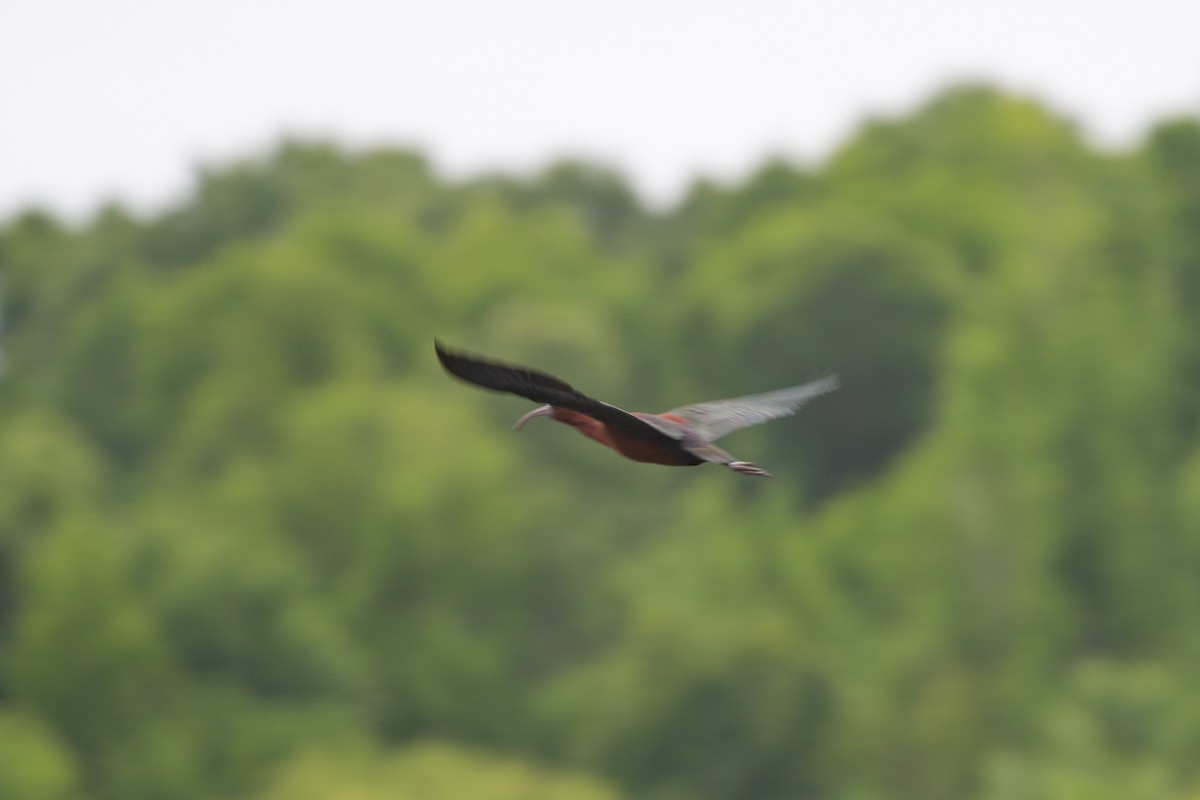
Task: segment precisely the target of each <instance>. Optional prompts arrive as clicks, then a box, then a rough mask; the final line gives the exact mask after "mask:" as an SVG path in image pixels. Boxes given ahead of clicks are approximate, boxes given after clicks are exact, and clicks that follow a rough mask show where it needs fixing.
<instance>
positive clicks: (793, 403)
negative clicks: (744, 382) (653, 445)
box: [666, 375, 838, 442]
mask: <svg viewBox="0 0 1200 800" xmlns="http://www.w3.org/2000/svg"><path fill="white" fill-rule="evenodd" d="M836 388H838V379H837V376H836V375H829V376H827V377H824V378H821V379H820V380H815V381H812V382H811V383H805V384H803V385H801V386H792V387H791V388H788V389H779V390H777V391H774V392H766V393H764V394H751V395H746V396H745V397H734V398H731V399H729V400H714V401H712V402H709V403H695V404H693V405H690V406H682V407H680V408H673V409H671V410H670V411H668V412H666V413H667V414H673V415H675V416H677V417H682V418H684V419H686V420H687V421H688V422H690V423H691V424H692V426H693V429H694V430H695V432H696V433H697V434H698V435H699V436H701V437H702V438H703V439H705V440H707V441H710V442H711V441H714V440H716V439H719V438H721V437H722V436H724V435H725V434H727V433H732V432H733V431H736V430H738V429H739V428H746V427H749V426H751V425H758V424H760V423H763V422H767V421H769V420H773V419H779V418H780V417H787V416H790V415H792V414H795V413H796V409H798V408H800V406H802V405H804V404H805V403H807V402H808V401H809V400H811V399H813V398H814V397H819V396H820V395H823V394H826V393H828V392H832V391H833V390H834V389H836Z"/></svg>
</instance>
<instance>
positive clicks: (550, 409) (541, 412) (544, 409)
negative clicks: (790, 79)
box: [513, 405, 554, 431]
mask: <svg viewBox="0 0 1200 800" xmlns="http://www.w3.org/2000/svg"><path fill="white" fill-rule="evenodd" d="M553 414H554V406H551V405H544V406H538V407H537V408H535V409H534V410H533V411H530V412H529V413H528V414H525V415H524V416H523V417H521V418H520V419H519V420H517V421H516V422H514V423H513V430H514V431H519V430H521V428H524V427H525V423H526V422H529V420H531V419H533V418H534V417H548V416H552V415H553Z"/></svg>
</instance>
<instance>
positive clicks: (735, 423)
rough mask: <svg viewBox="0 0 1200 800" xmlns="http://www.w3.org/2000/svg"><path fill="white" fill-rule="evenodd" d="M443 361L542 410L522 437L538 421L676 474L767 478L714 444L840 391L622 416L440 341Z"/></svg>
mask: <svg viewBox="0 0 1200 800" xmlns="http://www.w3.org/2000/svg"><path fill="white" fill-rule="evenodd" d="M435 349H436V350H437V355H438V360H439V361H441V363H442V366H443V367H444V368H445V369H446V371H447V372H449V373H450V374H451V375H454V376H456V377H458V378H461V379H462V380H464V381H467V382H468V383H473V384H475V385H476V386H481V387H483V388H485V389H491V390H493V391H499V392H509V393H511V394H516V395H520V396H521V397H525V398H527V399H529V400H533V401H534V402H538V403H544V404H545V405H542V406H539V407H538V408H535V409H534V410H533V411H530V412H529V413H528V414H526V415H525V416H523V417H521V418H520V419H519V420H517V422H516V424H515V425H514V426H513V428H514V430H519V429H520V428H521V427H522V426H523V425H524V424H525V423H526V422H528V421H529V420H531V419H533V418H534V417H541V416H549V417H552V418H553V419H555V420H557V421H558V422H561V423H563V424H566V425H570V426H571V427H573V428H575V429H577V430H578V431H579V432H580V433H582V434H583V435H584V436H587V437H588V438H589V439H592V440H594V441H597V442H599V443H600V444H602V445H604V446H605V447H608V448H611V449H613V450H615V451H616V452H618V453H620V454H621V455H623V456H625V457H626V458H629V459H631V460H633V461H642V462H646V463H650V464H663V465H666V466H673V467H684V466H695V465H697V464H703V463H705V462H712V463H714V464H720V465H722V466H726V467H729V468H730V469H732V470H734V471H736V472H740V473H742V474H744V475H758V476H763V477H769V475H770V473H768V472H767V471H766V470H763V469H760V468H759V467H757V466H755V465H754V464H752V463H750V462H748V461H738V460H737V459H735V458H734V457H733V456H731V455H730V454H729V453H727V452H725V451H724V450H722V449H721V448H719V447H717V446H716V445H715V444H713V442H714V441H715V440H716V439H718V438H719V437H721V436H724V435H725V434H727V433H730V432H732V431H735V430H737V429H739V428H744V427H747V426H749V425H757V424H759V423H761V422H766V421H768V420H771V419H777V418H779V417H784V416H788V415H790V414H794V413H795V412H796V409H798V408H799V407H800V406H801V405H803V404H804V403H806V402H807V401H809V400H811V399H812V398H814V397H817V396H819V395H822V394H825V393H827V392H831V391H833V390H834V389H836V388H837V378H836V377H834V376H829V377H826V378H822V379H820V380H817V381H812V382H811V383H806V384H803V385H800V386H793V387H791V388H789V389H780V390H778V391H775V392H767V393H765V394H757V395H747V396H745V397H736V398H733V399H730V400H716V401H712V402H708V403H697V404H694V405H688V406H681V407H680V408H673V409H671V410H670V411H667V412H664V413H662V414H644V413H641V412H637V411H634V412H629V411H623V410H621V409H619V408H617V407H616V406H611V405H609V404H608V403H603V402H601V401H599V400H596V399H594V398H591V397H588V396H587V395H585V394H583V393H582V392H580V391H578V390H577V389H575V388H574V387H573V386H571V385H570V384H568V383H566V382H564V381H561V380H559V379H558V378H555V377H553V376H551V375H547V374H546V373H543V372H538V371H536V370H531V369H528V368H526V367H518V366H515V365H511V364H502V363H500V362H496V361H490V360H487V359H483V358H479V357H477V356H473V355H468V354H466V353H461V352H454V351H450V350H447V349H446V348H445V347H443V346H442V345H441V344H440V343H436V342H435Z"/></svg>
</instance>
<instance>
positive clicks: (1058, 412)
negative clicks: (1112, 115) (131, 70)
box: [0, 87, 1200, 800]
mask: <svg viewBox="0 0 1200 800" xmlns="http://www.w3.org/2000/svg"><path fill="white" fill-rule="evenodd" d="M1198 187H1200V122H1198V121H1197V120H1194V119H1193V120H1188V119H1184V120H1177V121H1172V122H1168V123H1165V124H1163V125H1161V126H1160V127H1159V128H1157V129H1156V130H1155V131H1154V132H1153V133H1152V134H1151V135H1150V136H1149V137H1148V138H1147V140H1146V142H1145V143H1144V144H1143V145H1142V146H1141V147H1140V148H1139V149H1137V150H1135V151H1133V152H1129V153H1124V154H1106V153H1101V152H1097V151H1095V150H1094V149H1092V148H1091V147H1089V146H1088V145H1087V144H1086V142H1084V141H1083V140H1082V139H1081V137H1080V135H1079V134H1078V132H1076V131H1075V130H1074V129H1073V128H1072V126H1071V125H1069V124H1068V123H1066V122H1064V121H1063V120H1062V119H1060V118H1058V117H1056V116H1055V115H1054V114H1053V113H1051V112H1050V111H1048V110H1047V109H1045V108H1044V107H1042V106H1040V105H1039V104H1037V103H1035V102H1032V101H1029V100H1025V99H1020V98H1014V97H1011V96H1007V95H1005V94H1002V93H999V92H995V91H992V90H989V89H985V88H977V87H963V88H958V89H953V90H950V91H947V92H945V93H943V94H942V95H940V96H939V97H937V98H935V99H934V100H933V101H932V102H930V103H929V104H928V105H927V106H925V107H924V108H921V109H919V110H918V111H916V112H915V113H913V114H911V115H910V116H907V117H905V118H901V119H891V120H878V121H873V122H870V123H868V124H866V125H864V126H863V127H862V129H861V130H860V131H859V132H858V133H857V134H856V135H854V137H853V138H852V139H851V140H850V141H848V142H847V143H845V145H844V146H843V147H842V148H841V149H840V150H839V151H838V152H837V153H836V154H835V155H834V156H833V157H832V158H831V159H830V160H829V161H828V163H826V164H824V165H821V166H819V167H814V168H811V169H808V168H802V167H799V166H795V165H792V164H788V163H786V162H784V161H772V162H768V163H766V164H765V165H764V166H763V167H762V169H761V170H760V171H759V172H758V173H756V174H754V175H752V176H750V177H749V178H748V179H747V180H746V181H745V182H743V183H741V184H739V185H733V186H725V187H722V186H716V185H713V184H708V183H698V184H697V185H696V186H694V187H693V188H692V190H691V191H690V192H689V193H688V195H687V197H686V198H685V199H684V201H683V202H682V203H681V204H680V205H679V207H678V208H676V209H675V210H672V211H669V212H658V213H655V212H651V211H649V210H647V209H646V208H644V207H643V206H642V205H641V203H640V202H639V201H638V199H637V197H636V196H635V195H634V193H633V192H632V191H631V190H630V189H629V187H628V186H627V184H626V183H625V182H624V180H623V179H622V178H621V177H620V176H619V175H617V174H615V173H614V172H612V171H610V170H607V169H605V168H603V167H600V166H597V165H592V164H586V163H563V164H560V165H557V166H555V167H552V168H550V169H548V170H547V171H546V172H544V173H543V174H541V175H536V176H533V177H530V178H528V179H517V178H512V177H507V176H500V175H496V176H485V177H481V178H478V179H474V180H471V181H467V182H461V183H451V182H448V181H446V180H444V179H442V178H440V177H439V176H438V175H436V174H435V173H434V172H433V171H432V170H431V168H430V167H429V165H428V164H427V163H426V162H425V161H424V160H423V159H422V158H421V157H419V156H418V155H415V154H413V153H406V152H395V151H387V150H381V151H374V152H365V153H363V152H357V153H352V152H346V151H343V150H340V149H338V148H336V147H334V146H331V145H327V144H314V143H305V142H285V143H283V144H282V145H281V146H280V147H279V149H278V150H277V151H276V152H275V153H273V154H272V155H270V156H267V157H264V158H260V159H256V160H252V161H248V162H246V163H241V164H233V165H229V166H227V167H223V168H219V169H214V170H211V171H208V172H205V173H204V174H203V175H202V176H201V179H200V182H199V189H198V190H197V192H196V193H195V196H194V197H192V198H191V199H189V200H188V201H187V202H186V203H184V204H183V205H181V206H180V207H178V208H175V209H173V210H170V211H167V212H165V213H162V214H161V215H158V216H155V217H153V218H150V219H137V218H134V217H132V216H130V215H129V214H127V213H126V212H124V211H123V210H122V209H121V208H120V207H116V206H113V207H109V208H107V209H105V210H103V211H102V212H100V213H99V214H98V215H97V216H96V217H95V218H94V219H93V220H92V221H91V222H89V223H87V224H86V225H83V226H80V227H72V226H69V225H67V224H65V223H63V222H61V221H59V220H57V219H55V218H54V217H53V216H52V215H50V214H47V213H44V212H39V211H29V212H27V213H25V214H23V215H21V216H19V217H17V218H14V219H11V220H9V221H7V222H6V223H4V224H3V226H2V227H0V281H2V283H0V286H2V295H0V304H2V305H0V309H2V319H0V322H2V326H3V327H2V333H0V348H2V349H0V359H2V360H0V364H2V365H3V366H2V367H0V368H2V369H3V373H2V375H0V797H3V798H5V800H41V799H42V798H46V799H47V800H50V799H53V800H142V799H143V798H144V799H145V800H191V799H192V798H227V799H231V798H246V799H247V800H276V799H277V798H289V800H290V799H291V798H308V797H311V798H322V800H324V799H325V798H330V799H331V800H338V798H346V800H349V799H350V798H375V797H379V798H383V797H387V798H407V797H412V798H431V799H433V798H446V799H447V800H449V799H450V798H472V799H473V800H486V798H497V799H500V798H514V800H515V799H516V798H521V799H522V800H524V799H525V798H545V800H558V799H559V798H561V799H562V800H608V799H610V798H611V799H613V800H615V798H618V797H629V798H647V799H648V800H685V799H688V800H692V799H694V800H723V799H724V798H753V799H754V800H770V799H771V798H800V797H806V798H829V800H873V799H875V798H879V799H880V800H882V799H883V798H888V799H889V800H906V799H911V800H952V799H957V798H980V800H1042V799H1044V798H1088V799H1089V800H1092V799H1093V798H1110V797H1111V798H1114V799H1115V798H1121V800H1126V799H1128V798H1176V799H1177V800H1185V799H1186V798H1191V799H1192V800H1195V798H1200V703H1198V702H1197V700H1196V698H1197V697H1198V696H1200V685H1198V684H1197V675H1200V625H1197V620H1198V619H1200V411H1198V409H1200V233H1198V232H1200V188H1198ZM434 336H439V337H441V338H443V339H445V340H446V341H448V342H451V343H454V344H457V345H460V346H465V347H469V348H471V349H474V350H477V351H480V352H485V353H489V354H493V355H495V356H497V357H501V358H506V359H509V360H513V361H517V362H520V363H527V364H531V365H534V366H537V367H540V368H543V369H545V370H548V371H551V372H553V373H556V374H559V375H561V376H563V377H564V378H566V379H567V380H570V381H572V382H573V383H575V384H576V385H578V386H580V387H581V388H582V389H584V390H585V391H588V392H590V393H592V394H595V395H597V396H599V397H602V398H604V399H607V400H610V401H612V402H615V403H618V404H621V405H625V406H627V407H636V408H639V409H644V410H651V411H654V410H662V409H664V408H669V407H671V406H675V405H679V404H682V403H686V402H692V401H698V400H705V399H712V398H719V397H727V396H733V395H738V394H745V393H750V392H756V391H764V390H768V389H773V388H777V387H780V386H786V385H791V384H795V383H799V382H801V381H803V380H805V379H808V378H812V377H815V376H817V375H819V374H821V373H822V372H825V371H829V370H833V371H837V372H838V373H840V375H841V376H842V379H843V384H844V387H843V389H842V390H841V391H840V392H839V393H838V394H836V395H834V396H832V397H829V398H824V399H822V400H821V401H819V402H817V403H814V404H813V405H812V406H810V407H809V408H807V409H806V410H805V411H804V412H803V414H801V415H800V416H798V417H796V418H795V419H790V420H786V421H783V422H777V423H774V424H773V425H770V426H764V427H762V428H756V429H753V430H751V431H746V432H745V433H742V434H739V435H738V436H736V437H731V439H730V440H729V447H730V449H732V450H733V452H735V453H737V454H739V455H740V456H741V457H743V458H751V459H753V460H755V461H757V462H759V463H762V464H763V465H765V466H766V467H767V468H769V469H771V470H772V471H773V472H774V473H775V474H776V475H777V477H776V479H775V480H774V481H770V482H767V481H751V480H748V479H742V478H739V477H738V476H736V475H733V474H730V473H728V472H727V471H723V470H717V469H712V468H707V469H705V468H701V469H695V470H688V469H680V470H671V469H665V468H661V467H653V466H647V465H642V464H635V463H633V462H627V461H624V460H621V459H619V458H617V457H615V456H614V455H613V454H612V453H610V452H607V451H605V450H603V449H602V448H599V447H597V446H595V445H593V444H590V443H588V442H587V441H585V440H584V439H582V438H581V437H579V436H577V435H576V434H574V433H573V432H571V431H569V430H567V429H565V428H563V427H561V426H556V425H553V424H551V423H537V424H534V425H531V426H530V427H529V429H527V430H526V431H524V432H522V433H521V434H520V435H514V434H512V433H510V432H509V431H508V429H507V428H508V424H509V423H510V422H511V421H512V420H513V419H514V418H515V417H516V416H517V415H518V414H519V413H521V412H522V411H524V410H525V409H526V408H527V407H528V404H526V403H523V402H522V401H520V400H519V399H516V398H510V397H502V396H499V395H487V394H484V393H482V392H478V391H475V390H473V389H470V388H468V387H465V386H463V385H460V384H457V383H454V382H452V381H450V380H449V379H447V378H446V377H445V376H444V375H443V374H441V372H440V370H439V369H438V367H437V365H436V363H435V360H434V359H433V357H432V347H431V344H432V339H433V337H434Z"/></svg>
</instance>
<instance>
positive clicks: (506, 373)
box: [433, 340, 679, 445]
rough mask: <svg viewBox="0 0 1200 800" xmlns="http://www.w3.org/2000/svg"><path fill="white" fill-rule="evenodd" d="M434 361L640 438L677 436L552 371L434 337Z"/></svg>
mask: <svg viewBox="0 0 1200 800" xmlns="http://www.w3.org/2000/svg"><path fill="white" fill-rule="evenodd" d="M433 346H434V349H435V350H436V351H437V357H438V361H440V362H442V366H443V367H444V368H445V370H446V371H447V372H449V373H450V374H451V375H453V376H455V377H456V378H460V379H462V380H464V381H466V382H467V383H473V384H475V385H476V386H480V387H483V388H484V389H491V390H492V391H495V392H508V393H509V394H515V395H518V396H520V397H524V398H526V399H528V400H532V401H534V402H535V403H549V404H550V405H552V406H559V407H560V408H569V409H571V410H572V411H578V412H579V413H580V414H586V415H587V416H589V417H592V418H593V419H598V420H600V421H601V422H603V423H604V424H605V425H607V426H608V427H609V428H610V429H612V430H613V431H615V432H617V433H621V434H624V435H625V436H629V437H631V438H634V439H638V440H641V441H652V442H662V443H663V444H670V445H678V441H679V440H678V437H676V436H672V435H671V434H670V432H669V431H668V430H666V429H665V428H661V427H659V426H655V425H651V424H650V423H648V422H646V421H644V420H641V419H639V418H638V417H636V416H634V415H633V414H630V413H629V412H628V411H623V410H622V409H619V408H617V407H616V406H613V405H609V404H608V403H603V402H601V401H599V400H596V399H595V398H592V397H588V396H587V395H586V394H584V393H583V392H581V391H579V390H578V389H576V388H575V387H574V386H571V384H569V383H567V382H566V381H563V380H559V379H558V378H555V377H554V376H553V375H548V374H546V373H545V372H539V371H537V370H534V369H529V368H528V367H521V366H517V365H515V364H504V363H501V362H499V361H491V360H489V359H485V358H481V357H479V356H476V355H472V354H468V353H464V352H462V351H455V350H449V349H447V348H446V347H445V346H444V345H442V343H441V342H438V341H436V340H435V341H434V343H433Z"/></svg>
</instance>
